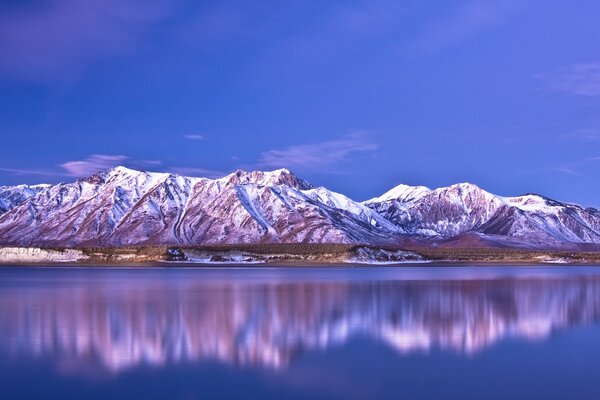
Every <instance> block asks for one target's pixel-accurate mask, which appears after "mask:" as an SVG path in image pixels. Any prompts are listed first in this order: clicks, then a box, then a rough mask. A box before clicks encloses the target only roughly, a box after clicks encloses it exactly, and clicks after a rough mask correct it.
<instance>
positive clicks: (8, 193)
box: [0, 185, 50, 214]
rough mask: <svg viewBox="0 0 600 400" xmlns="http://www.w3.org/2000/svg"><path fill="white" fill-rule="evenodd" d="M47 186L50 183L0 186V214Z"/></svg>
mask: <svg viewBox="0 0 600 400" xmlns="http://www.w3.org/2000/svg"><path fill="white" fill-rule="evenodd" d="M49 186H50V185H34V186H28V185H18V186H0V214H2V213H4V212H6V211H8V210H10V209H11V208H14V207H16V206H18V205H19V204H21V203H22V202H24V201H25V200H27V199H28V198H30V197H33V196H34V195H35V194H37V193H39V192H41V191H42V190H44V189H47V188H48V187H49Z"/></svg>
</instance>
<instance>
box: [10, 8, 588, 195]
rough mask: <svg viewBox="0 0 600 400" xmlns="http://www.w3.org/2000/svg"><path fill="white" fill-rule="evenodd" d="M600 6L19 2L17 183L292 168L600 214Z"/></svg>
mask: <svg viewBox="0 0 600 400" xmlns="http://www.w3.org/2000/svg"><path fill="white" fill-rule="evenodd" d="M598 16H600V2H598V1H596V0H578V1H577V2H572V1H566V0H565V1H561V0H544V1H541V0H539V1H535V0H529V1H528V0H508V1H491V0H451V1H445V0H437V1H408V0H407V1H402V0H400V1H389V0H371V1H338V2H335V1H331V2H323V1H294V0H289V1H252V2H249V1H226V0H221V1H178V0H172V1H148V0H43V1H38V0H28V1H3V2H0V132H1V134H2V142H1V143H2V145H1V146H0V184H17V183H38V182H51V183H52V182H60V181H71V180H74V179H76V178H77V177H79V176H83V175H87V174H90V173H92V172H93V171H95V170H98V169H102V168H109V167H111V166H114V165H126V166H130V167H133V168H140V169H147V170H153V171H172V172H179V173H184V174H187V175H196V176H219V175H220V174H225V173H227V172H231V171H233V170H235V169H237V168H244V169H274V168H279V167H287V168H289V169H291V170H292V171H294V172H295V173H296V174H297V175H299V176H300V177H303V178H305V179H307V180H309V181H311V182H312V183H314V184H316V185H323V186H326V187H329V188H330V189H333V190H336V191H340V192H343V193H346V194H348V195H350V196H351V197H353V198H355V199H357V200H363V199H366V198H370V197H373V196H376V195H379V194H381V193H382V192H384V191H386V190H388V189H389V188H391V187H392V186H394V185H397V184H400V183H405V184H411V185H426V186H430V187H439V186H445V185H449V184H452V183H456V182H464V181H469V182H473V183H476V184H478V185H480V186H482V187H484V188H485V189H487V190H489V191H492V192H494V193H497V194H501V195H517V194H522V193H527V192H538V193H541V194H545V195H547V196H550V197H553V198H557V199H561V200H567V201H573V202H577V203H581V204H584V205H589V206H600V189H599V186H598V185H597V182H598V179H599V178H600V41H598V38H599V37H600V24H598Z"/></svg>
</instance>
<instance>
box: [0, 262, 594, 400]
mask: <svg viewBox="0 0 600 400" xmlns="http://www.w3.org/2000/svg"><path fill="white" fill-rule="evenodd" d="M599 366H600V268H595V267H490V266H486V267H434V266H427V267H352V268H348V267H346V268H331V267H319V268H315V267H306V268H301V267H294V268H271V267H269V268H266V267H258V268H248V267H244V268H229V267H226V268H224V267H219V268H139V269H137V268H136V269H134V268H100V267H96V268H94V267H92V268H38V267H35V268H33V267H21V268H16V267H15V268H12V267H3V268H0V393H2V398H4V399H38V398H53V399H134V398H138V399H160V398H166V399H210V398H256V399H284V398H285V399H309V398H310V399H320V398H323V399H325V398H339V399H375V398H377V399H399V398H403V399H444V398H446V399H478V400H480V399H528V400H530V399H545V400H547V399H565V398H573V399H598V398H600V379H599V378H600V372H599V368H598V367H599Z"/></svg>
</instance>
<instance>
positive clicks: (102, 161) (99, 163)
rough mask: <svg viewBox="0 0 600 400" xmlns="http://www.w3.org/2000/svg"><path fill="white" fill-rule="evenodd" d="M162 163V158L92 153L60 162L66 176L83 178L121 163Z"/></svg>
mask: <svg viewBox="0 0 600 400" xmlns="http://www.w3.org/2000/svg"><path fill="white" fill-rule="evenodd" d="M161 164H162V161H160V160H135V159H131V158H130V157H129V156H125V155H107V154H92V155H91V156H89V157H88V158H86V159H84V160H74V161H67V162H65V163H63V164H60V167H61V168H62V169H63V170H64V171H65V172H64V175H66V176H72V177H75V178H83V177H87V176H90V175H93V174H95V173H97V172H100V171H103V170H106V169H110V168H114V167H117V166H120V165H124V166H130V167H131V168H135V169H145V168H148V167H157V166H159V165H161Z"/></svg>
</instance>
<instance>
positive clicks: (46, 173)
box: [0, 168, 65, 176]
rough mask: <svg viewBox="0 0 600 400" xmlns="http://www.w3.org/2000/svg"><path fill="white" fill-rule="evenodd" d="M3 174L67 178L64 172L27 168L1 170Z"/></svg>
mask: <svg viewBox="0 0 600 400" xmlns="http://www.w3.org/2000/svg"><path fill="white" fill-rule="evenodd" d="M0 171H1V172H7V173H9V174H12V175H18V176H65V174H64V173H63V172H60V171H59V172H56V171H48V170H39V169H27V168H0Z"/></svg>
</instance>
